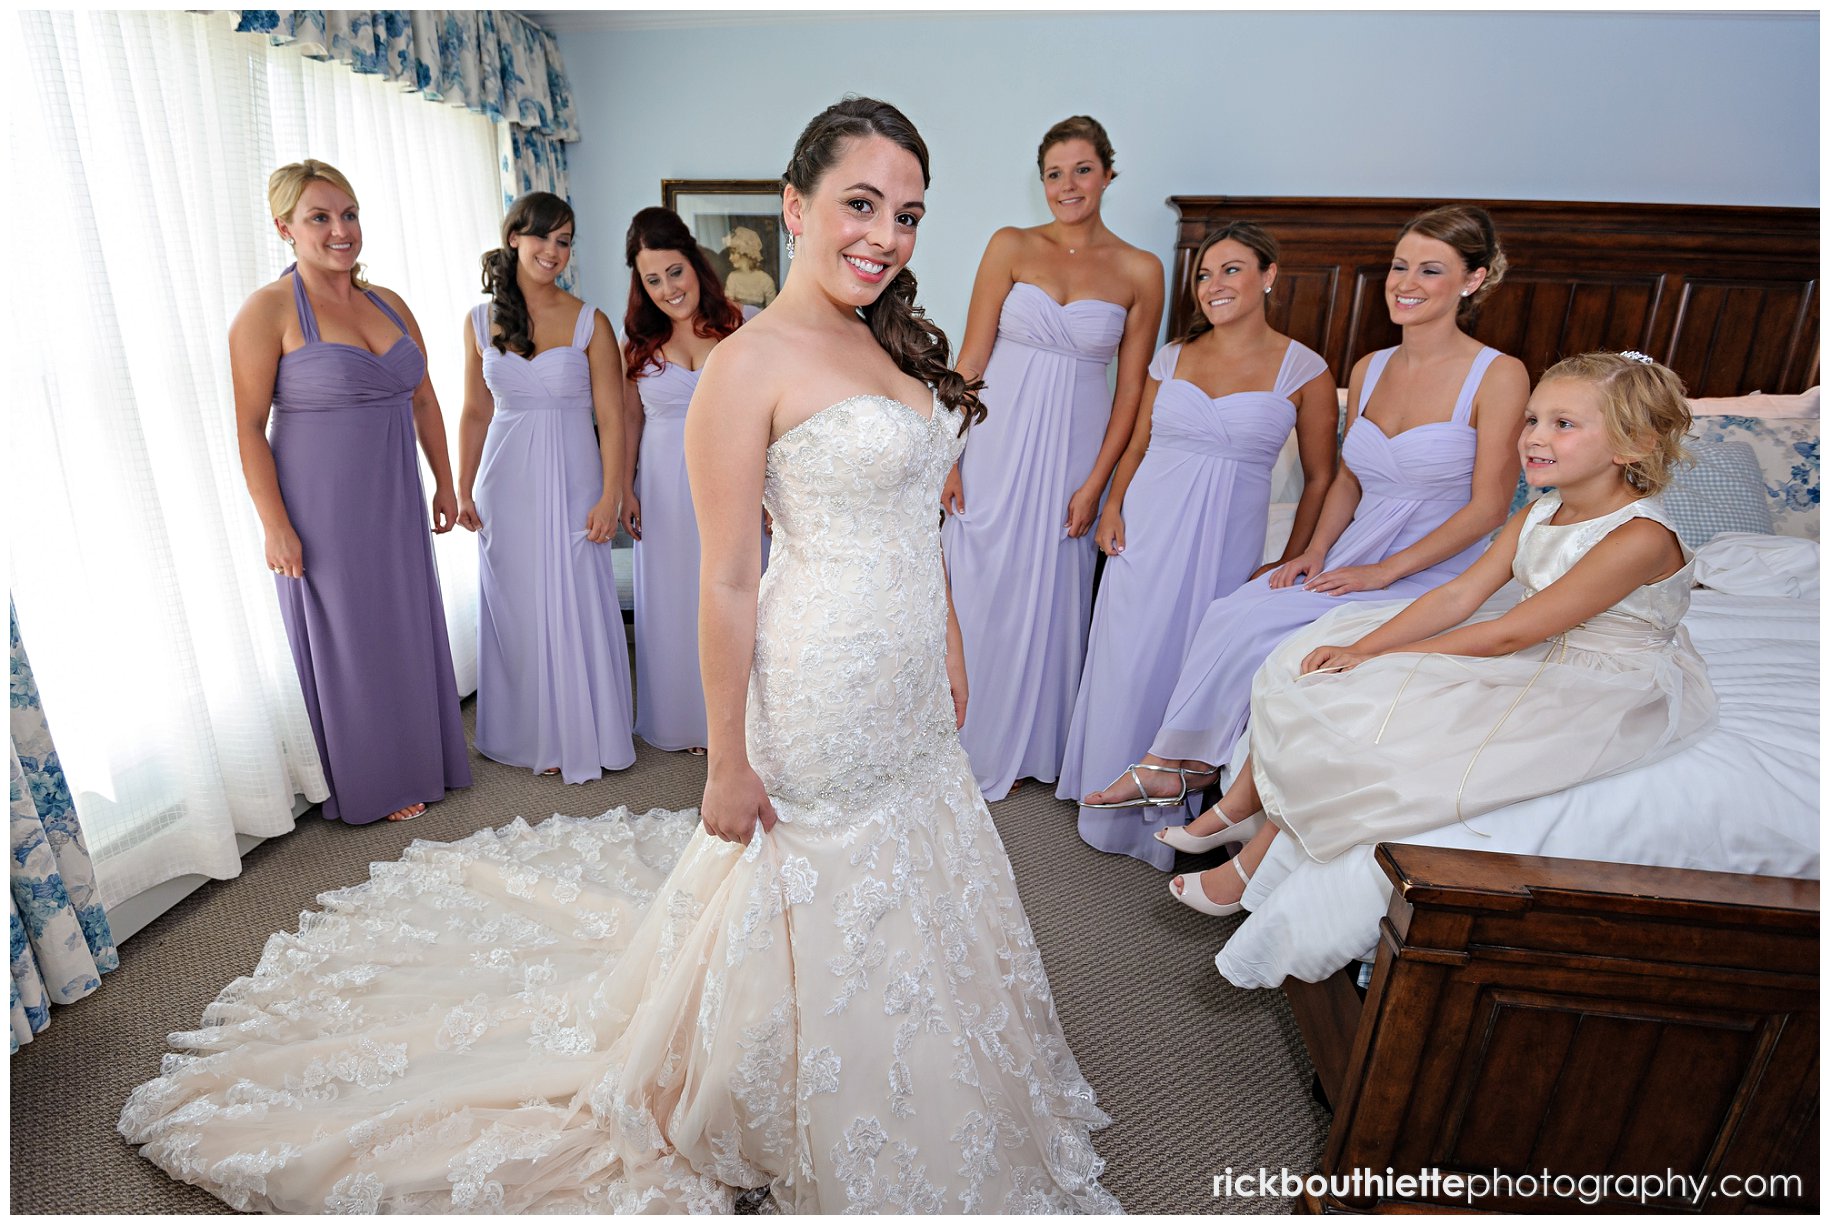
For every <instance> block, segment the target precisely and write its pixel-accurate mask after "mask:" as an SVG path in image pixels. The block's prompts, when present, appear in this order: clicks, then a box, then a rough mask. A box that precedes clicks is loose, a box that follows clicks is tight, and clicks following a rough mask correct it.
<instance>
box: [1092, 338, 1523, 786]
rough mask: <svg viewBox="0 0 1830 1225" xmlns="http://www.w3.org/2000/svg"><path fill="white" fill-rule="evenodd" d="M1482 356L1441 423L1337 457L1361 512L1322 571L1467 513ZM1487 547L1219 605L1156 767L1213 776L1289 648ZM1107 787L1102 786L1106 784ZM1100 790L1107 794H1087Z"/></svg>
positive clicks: (1199, 637) (1359, 434)
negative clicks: (1196, 766)
mask: <svg viewBox="0 0 1830 1225" xmlns="http://www.w3.org/2000/svg"><path fill="white" fill-rule="evenodd" d="M1397 351H1398V350H1397V349H1395V348H1393V349H1385V350H1382V351H1381V352H1379V353H1375V354H1374V355H1373V359H1372V363H1371V365H1370V366H1368V367H1367V371H1366V384H1365V386H1364V387H1363V388H1362V389H1361V392H1360V403H1359V404H1358V405H1356V406H1355V408H1354V411H1355V413H1356V414H1357V413H1358V412H1359V411H1360V409H1361V408H1362V407H1364V406H1365V404H1366V402H1367V401H1368V400H1370V399H1372V393H1373V388H1374V387H1376V386H1378V384H1379V376H1380V375H1382V374H1383V373H1385V365H1386V363H1387V362H1388V361H1390V360H1391V356H1392V354H1393V353H1396V352H1397ZM1499 355H1500V354H1499V351H1498V350H1497V349H1485V348H1484V349H1482V350H1481V351H1480V352H1479V353H1478V354H1476V355H1475V358H1474V363H1473V365H1472V366H1471V367H1470V368H1469V370H1468V377H1467V378H1466V379H1465V380H1463V382H1462V386H1461V394H1460V395H1459V396H1457V397H1456V400H1455V409H1454V411H1453V412H1452V413H1451V414H1450V415H1449V418H1448V420H1446V421H1433V422H1430V423H1429V424H1427V425H1419V426H1413V427H1412V428H1411V429H1408V430H1405V431H1403V432H1402V433H1400V434H1399V435H1398V436H1397V437H1396V438H1388V437H1387V436H1386V435H1385V432H1384V431H1383V430H1381V429H1380V428H1379V427H1378V426H1377V425H1375V424H1374V423H1373V422H1371V421H1366V420H1361V421H1360V422H1358V423H1357V424H1356V425H1355V427H1354V428H1353V429H1351V430H1349V431H1348V433H1347V440H1346V441H1345V442H1344V443H1343V444H1342V446H1341V463H1342V464H1343V465H1344V466H1345V467H1347V468H1348V469H1349V470H1351V471H1352V472H1353V474H1354V476H1355V477H1357V478H1358V479H1359V482H1360V491H1361V492H1360V504H1359V506H1358V507H1356V508H1355V510H1354V514H1353V522H1351V523H1349V524H1348V525H1347V530H1346V531H1344V532H1342V533H1341V537H1340V539H1339V540H1336V541H1335V542H1334V547H1333V548H1331V549H1329V550H1328V555H1327V558H1326V559H1325V560H1324V561H1323V563H1322V568H1323V569H1324V570H1334V569H1339V568H1340V567H1342V566H1364V565H1370V564H1372V563H1374V562H1378V561H1383V560H1384V559H1385V558H1387V557H1390V556H1391V555H1392V554H1394V553H1396V552H1398V551H1399V550H1401V549H1407V548H1409V547H1410V546H1411V545H1413V544H1416V543H1417V542H1418V541H1419V540H1422V539H1423V538H1424V537H1425V536H1428V535H1429V534H1430V533H1431V532H1433V531H1435V530H1436V529H1437V528H1438V527H1440V526H1441V525H1442V524H1443V523H1444V522H1445V521H1446V520H1447V519H1448V518H1449V516H1450V515H1453V514H1454V513H1455V512H1456V511H1458V510H1460V509H1461V508H1462V507H1464V506H1466V505H1467V504H1468V498H1469V497H1470V496H1471V495H1472V493H1473V488H1472V485H1473V480H1474V449H1475V431H1474V430H1473V428H1472V427H1470V426H1469V424H1468V415H1469V413H1470V412H1471V411H1472V410H1473V408H1474V393H1475V392H1476V391H1477V390H1478V389H1479V388H1480V384H1481V377H1482V376H1483V375H1485V374H1486V373H1487V367H1488V366H1490V365H1492V364H1493V359H1494V358H1496V357H1498V356H1499ZM1486 548H1487V541H1486V539H1485V538H1483V539H1480V540H1476V541H1475V542H1474V543H1473V544H1471V545H1469V546H1468V547H1467V548H1465V549H1463V550H1462V551H1461V552H1459V553H1457V554H1456V555H1455V556H1453V557H1451V558H1448V559H1446V560H1444V561H1439V562H1437V563H1436V564H1435V565H1433V566H1430V567H1429V568H1428V569H1424V570H1419V571H1418V572H1417V573H1415V574H1412V575H1407V576H1406V577H1404V578H1401V579H1399V580H1398V581H1397V582H1395V583H1393V584H1392V585H1391V586H1389V587H1385V588H1383V589H1381V590H1379V591H1353V592H1348V593H1347V594H1345V595H1321V594H1318V593H1316V592H1313V591H1309V590H1307V589H1306V588H1304V587H1303V586H1302V585H1301V584H1297V585H1296V586H1292V587H1281V588H1277V589H1275V590H1273V589H1272V587H1271V576H1270V575H1269V574H1262V575H1260V576H1259V577H1258V578H1256V579H1254V580H1253V581H1252V582H1250V583H1247V584H1246V585H1245V586H1243V587H1241V588H1240V589H1239V590H1237V591H1235V592H1234V593H1233V594H1232V595H1230V596H1227V597H1225V598H1223V599H1219V600H1215V601H1214V602H1213V603H1212V604H1210V605H1209V606H1208V608H1207V612H1206V615H1204V616H1203V617H1202V618H1201V625H1200V627H1199V628H1198V629H1197V630H1196V631H1195V637H1194V641H1193V642H1191V643H1190V644H1189V647H1188V651H1187V654H1186V655H1185V656H1184V658H1183V661H1182V669H1181V675H1180V676H1179V677H1178V678H1177V680H1176V686H1175V692H1174V693H1173V694H1171V695H1170V698H1169V706H1168V709H1167V710H1166V711H1165V712H1164V715H1163V722H1162V726H1161V728H1160V729H1159V730H1158V732H1157V735H1156V739H1155V741H1154V742H1152V743H1151V745H1150V751H1151V752H1152V753H1154V754H1156V755H1157V756H1158V757H1167V758H1169V759H1170V760H1172V761H1173V760H1176V759H1178V758H1191V759H1194V760H1197V761H1205V762H1209V763H1212V764H1215V765H1220V764H1224V763H1225V762H1226V760H1227V759H1228V757H1229V756H1230V755H1231V754H1232V750H1233V742H1234V741H1235V740H1237V739H1239V734H1240V733H1241V732H1243V731H1244V730H1245V724H1246V718H1247V716H1248V715H1249V714H1250V711H1251V700H1252V677H1253V676H1254V675H1255V674H1256V673H1257V671H1258V668H1259V665H1260V664H1262V663H1264V661H1265V660H1266V659H1267V658H1269V657H1270V654H1271V652H1272V651H1273V650H1275V649H1276V648H1277V645H1278V644H1279V643H1280V642H1282V641H1283V640H1284V639H1285V638H1288V637H1289V636H1290V635H1291V634H1294V633H1295V632H1296V631H1297V630H1299V629H1301V628H1303V627H1304V626H1305V625H1308V624H1309V623H1310V622H1312V621H1315V620H1316V619H1317V618H1319V617H1320V616H1321V615H1322V614H1323V613H1325V612H1328V611H1329V610H1330V609H1335V608H1339V607H1340V606H1341V601H1343V600H1362V601H1364V600H1408V599H1412V598H1414V597H1416V596H1420V595H1422V594H1423V593H1424V592H1426V591H1428V590H1430V589H1431V588H1432V587H1438V586H1441V585H1442V584H1443V583H1446V582H1448V581H1449V580H1450V579H1452V578H1454V577H1455V576H1456V575H1458V574H1460V573H1461V572H1462V571H1463V570H1466V569H1467V568H1468V567H1469V566H1470V565H1472V564H1474V559H1475V558H1477V557H1479V556H1480V555H1481V553H1482V552H1484V551H1485V550H1486ZM1106 781H1107V782H1110V781H1111V780H1110V779H1107V780H1106ZM1095 785H1096V786H1099V785H1103V784H1095Z"/></svg>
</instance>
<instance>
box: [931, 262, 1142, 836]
mask: <svg viewBox="0 0 1830 1225" xmlns="http://www.w3.org/2000/svg"><path fill="white" fill-rule="evenodd" d="M1124 331H1125V308H1124V307H1122V306H1119V305H1117V304H1116V303H1113V302H1103V301H1100V300H1098V299H1082V300H1080V301H1077V302H1069V303H1068V304H1067V305H1065V306H1063V305H1061V304H1060V303H1058V302H1056V301H1055V300H1054V299H1053V298H1051V297H1050V296H1049V295H1048V294H1047V293H1045V292H1043V291H1042V290H1040V289H1038V288H1037V287H1036V286H1034V285H1031V284H1029V283H1028V282H1026V281H1018V282H1017V283H1015V284H1014V285H1012V286H1011V287H1010V293H1009V294H1008V295H1007V296H1006V297H1005V299H1004V309H1003V312H1002V313H1001V314H1000V315H999V317H998V338H997V341H996V343H995V344H994V345H993V347H992V350H991V360H990V361H989V362H987V363H986V366H985V390H984V391H983V392H981V393H980V398H981V399H982V400H983V401H984V403H985V407H986V409H987V415H986V418H985V420H984V421H982V422H980V423H979V424H978V425H975V426H973V427H972V428H971V429H970V430H969V431H968V432H967V445H966V453H965V456H964V457H963V458H962V459H961V460H960V481H961V484H962V486H963V488H964V492H965V500H966V509H965V511H964V512H963V513H961V514H958V515H949V516H948V517H947V522H946V525H945V526H944V527H943V528H942V530H941V541H942V545H943V549H944V551H945V554H946V559H947V574H948V579H949V581H950V582H951V583H952V587H953V605H954V608H955V610H956V611H957V612H958V614H959V624H960V633H961V636H962V638H963V639H964V642H965V647H966V676H967V682H968V685H969V687H970V690H971V700H970V701H969V702H968V703H967V705H966V726H965V727H964V728H962V729H961V730H960V740H961V742H962V743H963V744H964V745H965V746H966V753H967V755H968V756H969V757H970V758H971V759H972V773H973V775H974V777H976V778H977V779H978V783H979V787H980V789H981V790H982V791H983V792H984V795H985V798H986V799H987V800H1000V799H1003V798H1004V796H1005V795H1006V794H1007V793H1008V792H1009V791H1010V786H1011V784H1012V783H1014V782H1015V781H1016V780H1017V779H1019V778H1025V777H1027V778H1036V779H1041V780H1043V781H1045V782H1053V781H1054V779H1055V777H1056V775H1057V774H1058V772H1059V771H1060V768H1061V754H1062V751H1063V749H1064V747H1065V745H1066V742H1067V729H1068V718H1069V716H1070V715H1071V714H1072V712H1073V709H1074V688H1075V684H1076V682H1077V681H1079V679H1080V666H1081V661H1082V658H1083V656H1084V654H1085V651H1086V640H1087V620H1088V613H1089V611H1090V605H1091V603H1092V594H1093V563H1094V561H1095V555H1094V549H1093V533H1092V532H1091V531H1089V532H1088V533H1087V534H1086V535H1084V536H1082V537H1080V538H1079V539H1078V540H1076V539H1072V538H1070V537H1069V536H1068V534H1067V529H1066V527H1065V526H1064V524H1065V523H1066V521H1067V505H1068V498H1070V497H1071V496H1072V495H1073V493H1074V491H1075V490H1076V489H1078V488H1079V487H1080V483H1081V482H1082V481H1084V480H1085V479H1086V478H1087V474H1088V473H1089V472H1090V471H1091V470H1092V468H1093V461H1094V460H1095V459H1096V458H1098V455H1099V444H1100V442H1101V440H1102V439H1103V438H1104V437H1105V432H1106V424H1107V421H1108V420H1109V419H1110V416H1111V410H1112V390H1111V387H1110V385H1109V384H1108V382H1107V380H1106V367H1107V366H1108V365H1109V364H1110V363H1111V361H1112V356H1113V354H1115V353H1116V352H1117V351H1118V344H1119V341H1120V340H1121V339H1122V338H1123V336H1124Z"/></svg>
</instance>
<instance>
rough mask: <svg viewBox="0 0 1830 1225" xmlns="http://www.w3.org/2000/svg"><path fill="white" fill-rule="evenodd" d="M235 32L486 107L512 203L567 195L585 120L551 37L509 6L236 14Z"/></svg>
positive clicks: (435, 97) (450, 100) (457, 102)
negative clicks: (571, 144) (498, 128)
mask: <svg viewBox="0 0 1830 1225" xmlns="http://www.w3.org/2000/svg"><path fill="white" fill-rule="evenodd" d="M233 11H234V14H235V29H236V30H238V31H240V32H243V33H249V34H265V35H267V37H268V39H269V40H270V41H271V42H272V43H273V45H274V46H276V47H277V46H286V45H288V44H292V45H296V46H297V48H298V50H299V52H300V53H301V54H302V55H306V56H309V57H310V58H312V59H319V60H335V61H337V62H338V63H342V64H347V65H349V66H350V68H351V69H352V70H354V71H356V72H362V73H373V74H378V75H381V76H383V77H386V78H387V79H388V80H390V81H395V82H398V83H399V84H401V85H403V86H405V87H406V88H408V89H412V90H417V91H419V92H420V93H422V94H424V95H425V96H426V97H427V98H429V99H431V100H434V101H439V102H446V103H450V104H452V105H461V106H465V107H468V108H469V109H471V110H473V111H480V112H482V113H483V114H485V115H488V116H489V117H490V118H491V119H494V120H497V121H498V122H500V123H502V124H504V125H505V126H506V127H507V128H508V140H507V141H505V142H504V149H503V154H502V192H503V198H504V201H505V202H506V201H508V200H511V199H513V198H514V197H515V196H518V195H520V194H521V193H523V192H527V191H535V190H539V191H550V192H554V193H555V194H557V195H561V196H567V198H568V199H569V198H570V197H569V196H568V195H567V192H566V157H565V144H564V142H566V141H568V140H577V139H578V117H577V114H576V112H575V111H574V110H573V109H572V91H571V89H570V88H569V87H568V86H567V85H566V73H565V64H564V63H563V62H562V61H561V60H560V57H559V44H558V43H556V42H555V41H554V40H553V36H552V35H550V34H548V33H547V32H546V31H544V30H542V29H541V28H540V27H539V26H536V25H534V24H533V23H532V22H530V21H528V20H527V19H526V18H524V17H521V16H520V15H519V14H516V13H511V12H507V11H506V10H501V9H452V10H448V11H443V12H440V11H421V10H417V9H415V10H406V9H385V10H381V11H377V12H367V11H361V12H358V11H354V10H347V11H346V10H330V9H238V10H233Z"/></svg>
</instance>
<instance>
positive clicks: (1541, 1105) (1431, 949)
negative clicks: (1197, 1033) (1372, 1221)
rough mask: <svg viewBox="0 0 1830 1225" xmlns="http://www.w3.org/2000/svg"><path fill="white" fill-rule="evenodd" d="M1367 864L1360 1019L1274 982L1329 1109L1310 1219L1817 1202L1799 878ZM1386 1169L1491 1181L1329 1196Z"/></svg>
mask: <svg viewBox="0 0 1830 1225" xmlns="http://www.w3.org/2000/svg"><path fill="white" fill-rule="evenodd" d="M1377 857H1378V860H1379V863H1380V865H1381V867H1383V868H1384V870H1385V872H1386V874H1387V875H1388V876H1389V877H1390V878H1391V880H1392V882H1393V885H1394V892H1393V895H1392V903H1391V909H1390V911H1389V912H1388V914H1387V916H1386V918H1385V920H1384V922H1383V923H1382V924H1381V938H1380V944H1379V950H1378V962H1377V965H1376V967H1375V969H1374V971H1373V976H1372V982H1371V985H1370V987H1369V989H1368V991H1367V993H1366V997H1365V1000H1364V1004H1363V1005H1361V1004H1360V1002H1359V999H1358V993H1357V992H1356V991H1355V989H1354V987H1353V984H1352V980H1351V979H1350V978H1348V977H1346V976H1345V975H1344V974H1343V975H1339V976H1336V977H1335V978H1333V979H1330V980H1328V981H1327V982H1324V983H1320V984H1310V983H1299V982H1295V981H1294V980H1293V981H1291V982H1289V983H1287V984H1286V985H1285V992H1286V994H1288V995H1289V996H1290V998H1291V1003H1292V1007H1293V1008H1294V1010H1295V1011H1296V1013H1297V1018H1298V1022H1299V1024H1300V1025H1301V1027H1302V1028H1303V1031H1304V1038H1305V1041H1306V1042H1307V1043H1308V1045H1309V1048H1310V1052H1311V1056H1312V1058H1313V1060H1314V1062H1315V1065H1316V1070H1317V1075H1318V1077H1319V1079H1320V1080H1321V1083H1322V1087H1323V1090H1324V1092H1325V1093H1326V1094H1327V1096H1328V1098H1329V1100H1330V1102H1331V1103H1332V1104H1333V1106H1334V1109H1335V1120H1334V1127H1333V1130H1332V1131H1331V1132H1330V1135H1329V1138H1328V1146H1327V1149H1326V1152H1325V1155H1324V1157H1323V1160H1322V1166H1321V1170H1320V1173H1321V1174H1323V1175H1325V1176H1328V1177H1329V1178H1330V1179H1331V1185H1330V1186H1329V1187H1328V1188H1327V1189H1326V1190H1325V1191H1324V1192H1323V1193H1322V1194H1319V1195H1311V1196H1309V1197H1307V1206H1308V1207H1309V1208H1310V1209H1311V1210H1315V1211H1347V1212H1370V1211H1380V1210H1387V1211H1389V1210H1399V1211H1404V1210H1417V1209H1429V1208H1433V1207H1440V1208H1449V1209H1462V1210H1466V1209H1468V1208H1469V1207H1473V1208H1475V1209H1477V1210H1478V1209H1491V1210H1521V1209H1523V1210H1559V1211H1575V1212H1582V1211H1594V1212H1618V1211H1641V1210H1644V1211H1661V1212H1671V1211H1677V1212H1748V1211H1771V1210H1789V1211H1815V1210H1816V1209H1817V1206H1818V1189H1817V1171H1818V1164H1817V1163H1818V1158H1817V1147H1818V1142H1817V1136H1818V1117H1817V1116H1818V1084H1817V1077H1818V1058H1817V1056H1818V1013H1819V996H1818V883H1817V882H1816V881H1808V880H1787V879H1780V878H1775V877H1761V876H1737V875H1732V874H1729V873H1718V872H1692V871H1683V870H1678V869H1665V868H1644V867H1633V866H1628V865H1621V864H1604V863H1595V862H1589V861H1583V860H1563V859H1545V858H1540V857H1536V856H1525V855H1500V854H1492V853H1488V852H1480V851H1465V850H1452V849H1447V848H1441V847H1427V846H1412V845H1404V844H1396V843H1387V844H1384V845H1382V846H1380V847H1379V848H1378V851H1377ZM1388 1168H1389V1169H1390V1170H1391V1171H1394V1172H1395V1173H1396V1174H1406V1173H1409V1174H1418V1173H1420V1172H1423V1171H1428V1170H1434V1171H1440V1172H1441V1175H1444V1176H1450V1175H1453V1176H1461V1177H1464V1178H1468V1177H1472V1178H1479V1179H1487V1180H1493V1182H1492V1184H1491V1185H1489V1187H1488V1188H1487V1190H1488V1194H1485V1195H1476V1196H1475V1197H1474V1198H1473V1201H1472V1203H1470V1202H1469V1199H1468V1197H1467V1194H1466V1193H1467V1191H1468V1189H1469V1188H1468V1186H1467V1185H1466V1184H1464V1185H1463V1186H1462V1187H1461V1188H1460V1189H1459V1190H1458V1191H1451V1190H1448V1189H1447V1186H1448V1184H1447V1179H1446V1178H1445V1179H1443V1180H1441V1181H1438V1182H1437V1183H1435V1184H1433V1185H1432V1186H1429V1187H1412V1188H1409V1189H1399V1188H1396V1187H1393V1186H1377V1185H1373V1184H1371V1183H1370V1182H1368V1181H1367V1180H1365V1179H1364V1178H1362V1180H1361V1185H1360V1186H1358V1187H1355V1186H1354V1185H1353V1184H1352V1181H1351V1180H1352V1177H1353V1175H1354V1172H1355V1171H1356V1170H1359V1171H1368V1172H1376V1173H1378V1174H1381V1175H1384V1174H1385V1173H1386V1171H1387V1170H1388ZM1496 1173H1497V1174H1499V1175H1506V1176H1510V1178H1511V1180H1512V1181H1511V1182H1510V1184H1509V1185H1499V1184H1498V1182H1497V1180H1495V1179H1494V1176H1495V1175H1496ZM1547 1174H1548V1175H1549V1176H1550V1178H1549V1179H1547V1178H1546V1177H1545V1176H1546V1175H1547ZM1622 1175H1638V1176H1650V1177H1645V1178H1643V1179H1642V1180H1640V1181H1632V1182H1630V1181H1626V1180H1623V1179H1621V1178H1620V1177H1619V1176H1622ZM1551 1179H1556V1180H1558V1181H1556V1182H1554V1183H1553V1182H1551ZM1318 1185H1319V1184H1318ZM1476 1185H1477V1186H1478V1184H1476ZM1585 1199H1589V1200H1592V1201H1593V1202H1587V1203H1585V1202H1583V1201H1584V1200H1585Z"/></svg>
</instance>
